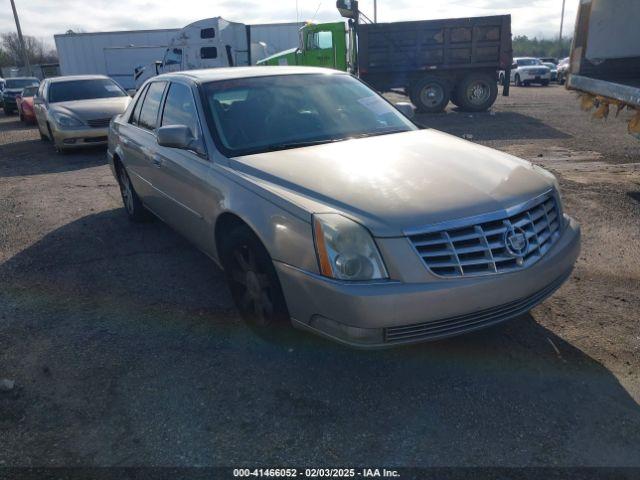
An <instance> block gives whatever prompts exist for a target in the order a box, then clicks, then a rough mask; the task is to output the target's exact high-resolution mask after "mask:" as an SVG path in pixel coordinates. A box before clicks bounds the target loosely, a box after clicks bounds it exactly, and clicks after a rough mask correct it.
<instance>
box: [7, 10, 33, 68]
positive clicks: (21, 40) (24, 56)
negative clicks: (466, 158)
mask: <svg viewBox="0 0 640 480" xmlns="http://www.w3.org/2000/svg"><path fill="white" fill-rule="evenodd" d="M11 9H12V10H13V18H14V19H15V21H16V29H17V30H18V43H19V44H20V50H22V59H23V60H24V68H25V70H26V71H27V72H26V74H27V76H31V64H30V63H29V54H28V53H27V49H26V48H25V46H24V38H22V29H21V28H20V19H18V11H17V10H16V4H15V2H14V0H11Z"/></svg>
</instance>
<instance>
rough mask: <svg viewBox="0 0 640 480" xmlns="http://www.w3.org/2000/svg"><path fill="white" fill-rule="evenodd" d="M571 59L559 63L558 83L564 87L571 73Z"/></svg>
mask: <svg viewBox="0 0 640 480" xmlns="http://www.w3.org/2000/svg"><path fill="white" fill-rule="evenodd" d="M569 67H570V64H569V57H567V58H563V59H562V60H560V62H559V63H558V83H559V84H560V85H564V84H565V82H566V81H567V74H568V73H569Z"/></svg>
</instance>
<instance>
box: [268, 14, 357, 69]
mask: <svg viewBox="0 0 640 480" xmlns="http://www.w3.org/2000/svg"><path fill="white" fill-rule="evenodd" d="M347 57H348V53H347V29H346V26H345V23H344V22H334V23H320V24H313V23H308V24H307V25H305V26H304V27H302V28H301V29H300V45H299V46H298V47H297V48H292V49H290V50H285V51H283V52H279V53H277V54H275V55H271V56H270V57H267V58H265V59H263V60H260V61H259V62H258V65H306V66H310V67H327V68H333V69H335V70H343V71H347V68H348V65H347Z"/></svg>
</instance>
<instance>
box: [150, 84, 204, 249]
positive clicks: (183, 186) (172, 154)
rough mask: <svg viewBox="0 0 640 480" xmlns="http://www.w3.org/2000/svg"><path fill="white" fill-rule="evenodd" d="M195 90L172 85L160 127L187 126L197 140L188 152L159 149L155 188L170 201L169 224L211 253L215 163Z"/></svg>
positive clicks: (166, 209)
mask: <svg viewBox="0 0 640 480" xmlns="http://www.w3.org/2000/svg"><path fill="white" fill-rule="evenodd" d="M194 93H195V92H194V91H193V90H192V87H191V86H190V85H189V84H187V83H181V82H171V84H170V85H169V87H168V91H167V94H166V96H165V101H164V107H163V110H162V113H161V116H160V121H159V125H160V126H168V125H186V126H187V127H189V129H190V130H191V133H192V135H193V137H194V141H193V143H192V146H191V148H190V149H188V150H183V149H178V148H170V147H162V146H159V145H156V146H155V149H156V151H155V157H156V158H157V161H159V162H160V167H159V168H157V169H156V170H155V171H154V179H153V182H154V185H155V186H156V187H157V188H158V189H159V190H161V191H162V192H163V193H164V194H165V195H166V198H167V200H168V202H167V205H166V206H165V207H163V208H165V210H164V211H165V213H166V214H165V216H163V218H164V219H165V221H167V222H168V223H170V224H171V225H172V226H173V227H174V228H176V229H177V230H178V231H180V232H181V233H182V234H183V235H185V236H186V237H188V238H189V239H190V240H191V241H193V242H194V243H195V244H197V245H199V246H200V247H201V248H202V249H204V250H207V249H208V247H209V246H210V242H209V240H210V239H211V234H212V232H213V228H212V226H211V225H209V224H208V223H207V220H206V218H207V216H206V212H207V211H208V210H210V208H211V204H212V201H213V200H212V196H211V194H210V191H209V186H208V185H209V183H208V179H209V175H210V170H211V162H210V161H209V160H208V158H207V152H206V150H205V146H204V145H205V143H204V139H203V135H202V127H201V122H200V118H201V117H200V115H199V114H200V112H199V111H198V108H197V104H196V101H195V95H194Z"/></svg>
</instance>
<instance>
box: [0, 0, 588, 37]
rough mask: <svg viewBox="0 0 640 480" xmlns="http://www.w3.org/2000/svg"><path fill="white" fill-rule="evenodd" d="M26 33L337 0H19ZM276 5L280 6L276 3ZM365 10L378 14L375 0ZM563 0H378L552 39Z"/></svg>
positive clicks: (324, 8) (426, 15) (257, 19)
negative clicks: (482, 18)
mask: <svg viewBox="0 0 640 480" xmlns="http://www.w3.org/2000/svg"><path fill="white" fill-rule="evenodd" d="M15 2H16V6H17V8H18V13H19V14H20V19H21V24H22V30H23V33H24V34H25V35H33V36H35V37H38V38H41V39H43V40H46V41H47V43H51V44H53V34H54V33H64V32H66V31H67V30H69V29H72V30H82V31H85V32H93V31H108V30H131V29H153V28H180V27H183V26H185V25H187V24H188V23H191V22H193V21H195V20H200V19H202V18H208V17H217V16H222V17H224V18H226V19H227V20H233V21H237V22H243V23H249V24H251V23H270V22H282V21H295V20H296V16H298V18H299V19H300V20H301V21H305V20H311V19H314V20H315V21H320V22H322V21H334V20H338V19H339V18H340V17H339V16H338V13H337V10H336V8H335V0H324V1H320V0H298V2H297V3H298V14H296V0H276V1H274V0H271V1H258V0H221V1H215V0H179V1H169V0H155V1H151V0H15ZM274 5H276V6H274ZM577 5H578V0H567V8H566V12H565V30H564V31H565V35H571V34H572V32H573V24H574V20H575V16H576V9H577ZM360 10H362V11H363V12H364V13H365V14H367V15H368V16H370V17H373V0H361V1H360ZM561 10H562V0H395V1H392V0H378V21H380V22H388V21H394V20H421V19H432V18H448V17H468V16H478V15H496V14H505V13H510V14H511V15H512V30H513V33H514V35H529V36H538V37H541V36H542V37H546V38H553V37H556V36H557V35H558V31H559V28H560V13H561ZM7 31H15V23H14V21H13V16H12V15H11V9H10V8H9V2H8V0H5V1H3V8H2V9H1V10H0V32H7Z"/></svg>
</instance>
